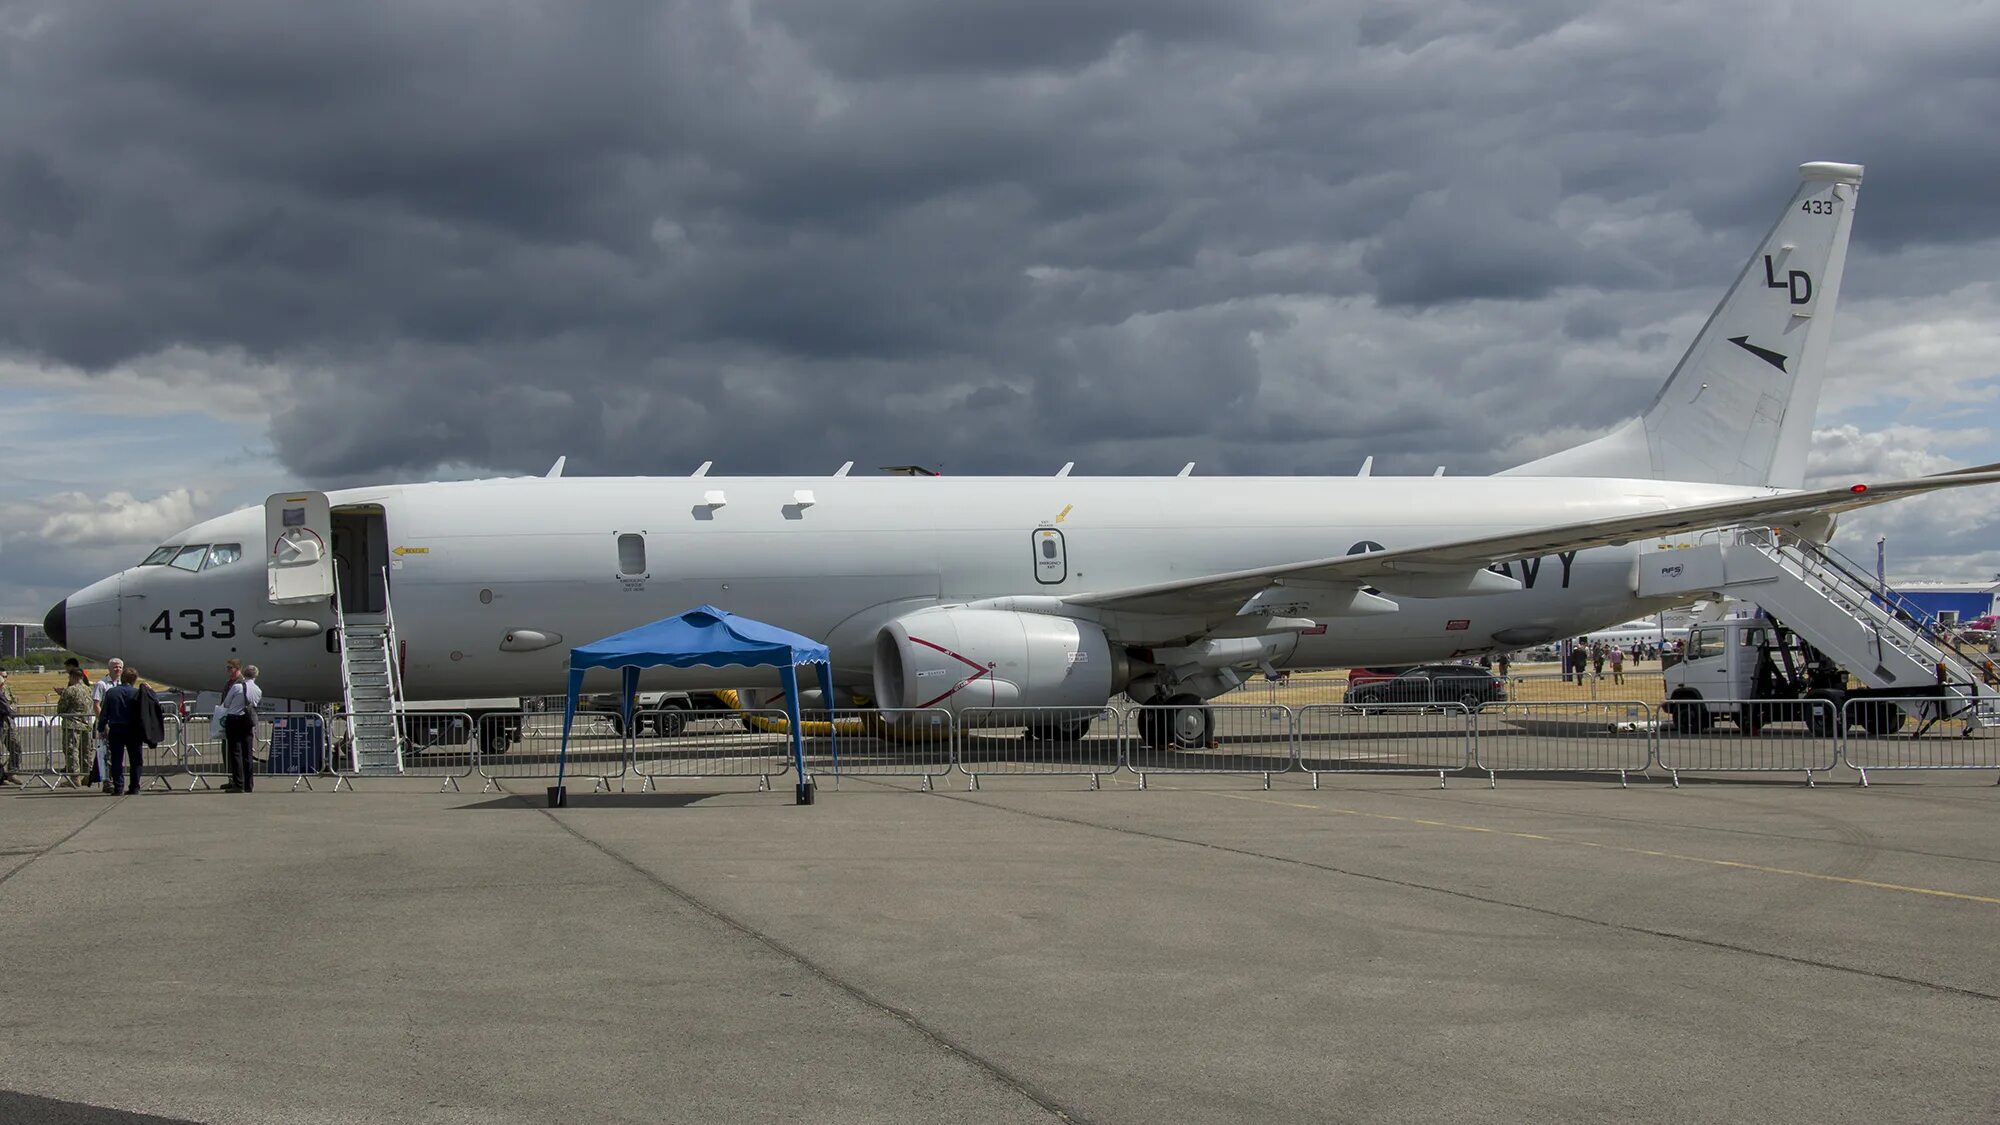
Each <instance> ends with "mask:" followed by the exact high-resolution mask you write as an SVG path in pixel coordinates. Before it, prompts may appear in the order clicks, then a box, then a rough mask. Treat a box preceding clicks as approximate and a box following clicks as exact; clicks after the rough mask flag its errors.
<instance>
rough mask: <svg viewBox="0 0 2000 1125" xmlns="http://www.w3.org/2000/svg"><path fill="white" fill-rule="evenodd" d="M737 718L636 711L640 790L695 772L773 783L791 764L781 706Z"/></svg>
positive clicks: (635, 747) (695, 774)
mask: <svg viewBox="0 0 2000 1125" xmlns="http://www.w3.org/2000/svg"><path fill="white" fill-rule="evenodd" d="M738 718H739V719H740V721H738V722H731V721H729V720H728V719H726V718H724V719H712V718H706V717H702V718H692V717H690V716H689V715H688V714H687V712H685V711H683V710H680V709H678V708H670V709H663V710H659V711H643V712H640V713H639V714H637V715H634V716H633V725H634V727H635V728H636V729H637V732H636V733H635V734H634V736H633V740H632V772H633V774H634V775H636V776H637V777H638V778H639V779H640V785H639V788H640V790H641V791H642V792H643V791H645V790H648V789H652V788H655V786H656V784H657V783H658V782H659V781H660V780H662V779H666V778H691V777H755V778H756V779H757V788H759V789H769V788H770V787H771V778H772V776H774V775H777V774H783V773H786V772H788V771H789V770H790V769H791V768H792V739H791V735H790V733H789V727H788V726H787V724H788V723H789V722H790V720H789V719H788V718H787V717H786V715H785V713H784V712H783V711H777V710H763V711H744V712H741V713H740V715H739V716H738ZM556 722H557V723H561V722H562V717H561V716H560V715H558V716H556ZM573 746H574V742H573V741H572V747H573Z"/></svg>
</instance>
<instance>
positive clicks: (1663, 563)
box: [1637, 528, 2000, 728]
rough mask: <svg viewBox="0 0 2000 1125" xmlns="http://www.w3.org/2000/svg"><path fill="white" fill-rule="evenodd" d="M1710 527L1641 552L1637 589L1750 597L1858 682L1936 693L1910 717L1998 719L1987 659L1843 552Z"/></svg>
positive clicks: (1980, 722) (1973, 724)
mask: <svg viewBox="0 0 2000 1125" xmlns="http://www.w3.org/2000/svg"><path fill="white" fill-rule="evenodd" d="M1711 535H1712V536H1713V537H1712V538H1711V537H1704V539H1703V541H1702V542H1700V543H1698V544H1695V545H1693V546H1690V547H1684V548H1680V549H1677V550H1670V551H1658V552H1649V553H1647V554H1644V555H1641V556H1640V565H1639V574H1638V581H1637V586H1638V593H1639V595H1640V596H1641V597H1663V596H1698V595H1701V594H1719V595H1725V596H1729V597H1735V598H1741V599H1743V600H1745V601H1750V602H1755V603H1756V604H1757V605H1759V606H1761V607H1762V608H1763V609H1764V611H1765V612H1766V613H1768V614H1770V615H1771V616H1772V617H1774V618H1776V619H1777V620H1779V621H1780V622H1782V623H1783V624H1784V625H1785V627H1786V628H1788V629H1790V630H1791V631H1792V632H1794V633H1797V634H1798V635H1799V636H1801V637H1803V638H1805V640H1806V641H1807V642H1808V643H1809V644H1811V645H1812V646H1813V647H1814V648H1817V649H1819V650H1820V651H1821V652H1823V653H1825V654H1826V655H1827V656H1829V657H1831V658H1832V659H1833V660H1835V661H1836V662H1838V663H1839V664H1840V665H1841V666H1842V667H1844V668H1846V669H1847V671H1848V672H1849V674H1851V675H1853V676H1854V677H1855V678H1856V679H1858V680H1860V681H1861V682H1862V683H1864V684H1866V685H1867V686H1868V687H1871V688H1875V689H1878V690H1881V691H1884V692H1887V693H1890V694H1892V695H1897V696H1904V695H1906V696H1908V697H1911V698H1916V697H1923V698H1927V699H1939V700H1942V701H1943V702H1942V704H1941V705H1939V706H1936V707H1927V708H1923V710H1924V711H1926V712H1928V713H1927V714H1921V715H1918V717H1919V718H1928V719H1935V718H1958V719H1964V720H1965V721H1966V723H1967V725H1968V727H1970V728H1978V727H1988V726H2000V683H1997V682H1996V681H2000V676H1996V673H1995V667H1994V663H1993V658H1992V657H1989V656H1987V655H1986V654H1984V653H1979V652H1976V651H1973V650H1971V649H1969V648H1967V647H1965V646H1964V645H1963V644H1961V643H1960V642H1959V641H1958V640H1957V639H1956V638H1955V637H1953V636H1952V635H1951V633H1950V632H1949V631H1948V630H1946V629H1944V628H1942V627H1940V626H1939V625H1938V624H1937V622H1936V621H1934V620H1932V619H1931V618H1930V617H1929V615H1927V614H1925V613H1924V612H1923V611H1922V610H1920V609H1918V608H1917V607H1916V606H1914V605H1911V604H1910V603H1908V602H1907V601H1905V600H1904V599H1903V598H1902V597H1901V596H1900V595H1898V594H1897V593H1896V592H1895V591H1894V590H1891V589H1889V588H1888V587H1887V586H1885V585H1883V584H1882V583H1881V582H1879V581H1877V580H1876V579H1875V577H1874V575H1872V574H1869V573H1868V572H1867V570H1866V569H1865V568H1863V567H1861V566H1860V565H1858V564H1856V563H1855V562H1854V561H1853V560H1852V559H1848V558H1846V557H1844V556H1842V555H1841V554H1840V553H1839V552H1837V551H1835V550H1833V549H1832V548H1830V547H1825V546H1821V545H1818V544H1814V543H1808V542H1802V541H1798V540H1793V541H1790V542H1786V541H1784V540H1782V539H1780V538H1779V537H1778V535H1777V534H1775V533H1774V532H1771V531H1769V530H1765V529H1761V528H1759V529H1747V530H1740V531H1731V532H1723V533H1711ZM1905 710H1909V711H1911V713H1912V714H1916V713H1917V710H1918V709H1917V708H1915V707H1906V708H1905Z"/></svg>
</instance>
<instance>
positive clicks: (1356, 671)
mask: <svg viewBox="0 0 2000 1125" xmlns="http://www.w3.org/2000/svg"><path fill="white" fill-rule="evenodd" d="M1414 667H1416V665H1414V664H1378V665H1376V666H1374V667H1370V668H1349V669H1348V670H1347V686H1348V687H1358V686H1359V685H1361V684H1372V683H1376V682H1378V681H1381V680H1393V679H1395V678H1396V677H1397V676H1400V675H1402V674H1403V673H1405V672H1407V671H1409V670H1410V669H1412V668H1414Z"/></svg>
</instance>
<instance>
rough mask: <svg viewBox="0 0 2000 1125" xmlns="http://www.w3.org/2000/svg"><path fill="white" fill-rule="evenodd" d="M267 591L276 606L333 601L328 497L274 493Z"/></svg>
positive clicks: (268, 512)
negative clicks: (331, 599) (329, 599)
mask: <svg viewBox="0 0 2000 1125" xmlns="http://www.w3.org/2000/svg"><path fill="white" fill-rule="evenodd" d="M264 543H265V549H266V551H267V552H268V553H267V554H266V556H265V563H264V575H265V589H266V593H267V594H268V595H269V597H270V600H271V604H272V605H297V604H300V603H303V602H322V601H325V600H327V599H328V598H331V597H332V596H333V549H332V543H333V516H332V512H331V511H330V509H329V508H328V506H327V500H326V493H324V492H274V493H272V494H271V495H270V496H269V497H267V498H266V499H265V501H264Z"/></svg>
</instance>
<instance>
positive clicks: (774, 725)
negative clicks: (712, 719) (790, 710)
mask: <svg viewBox="0 0 2000 1125" xmlns="http://www.w3.org/2000/svg"><path fill="white" fill-rule="evenodd" d="M715 697H716V698H717V699H720V700H722V701H723V702H724V703H726V704H728V705H729V706H730V707H733V708H735V709H736V713H737V716H738V717H739V718H741V719H742V720H743V725H744V726H746V727H749V728H750V729H751V730H754V731H762V732H764V733H765V734H790V733H791V730H792V721H791V720H790V719H774V718H771V717H770V716H769V715H760V714H753V713H752V712H751V711H749V710H748V709H747V708H745V707H744V706H743V697H742V696H740V695H738V694H736V689H735V688H723V689H721V690H719V691H717V692H716V693H715ZM867 729H868V727H867V722H866V721H865V720H863V719H861V718H860V717H858V716H857V717H855V718H852V719H841V720H839V721H837V722H831V723H830V722H827V721H826V720H825V719H803V720H801V721H800V722H799V731H800V733H802V734H804V735H805V736H806V737H807V738H825V737H826V736H827V735H829V734H844V735H847V736H849V737H853V736H855V735H858V734H861V733H863V732H864V731H866V730H867Z"/></svg>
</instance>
